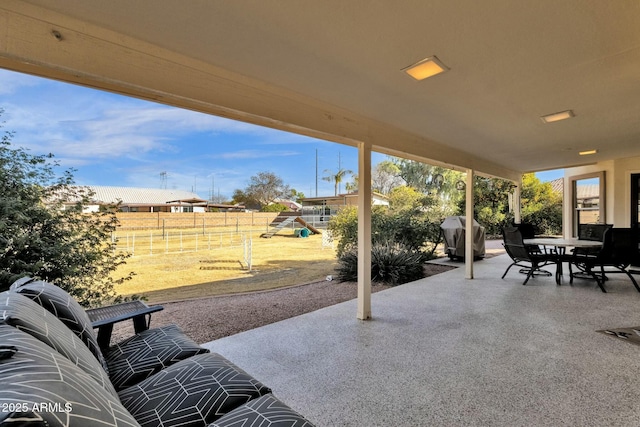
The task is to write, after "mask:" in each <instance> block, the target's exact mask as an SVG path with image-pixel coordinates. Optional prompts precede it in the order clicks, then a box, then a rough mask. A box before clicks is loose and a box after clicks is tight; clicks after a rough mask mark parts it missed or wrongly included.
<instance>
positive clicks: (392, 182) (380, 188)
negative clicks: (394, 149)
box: [371, 160, 405, 195]
mask: <svg viewBox="0 0 640 427" xmlns="http://www.w3.org/2000/svg"><path fill="white" fill-rule="evenodd" d="M402 185H405V181H404V179H402V176H400V168H399V167H398V165H396V164H395V163H393V162H392V161H391V160H384V161H382V162H380V163H378V164H377V165H375V167H374V168H373V171H372V172H371V186H372V189H373V191H376V192H378V193H380V194H385V195H386V194H389V193H390V192H391V190H393V189H394V188H396V187H400V186H402Z"/></svg>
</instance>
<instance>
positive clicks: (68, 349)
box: [0, 291, 117, 396]
mask: <svg viewBox="0 0 640 427" xmlns="http://www.w3.org/2000/svg"><path fill="white" fill-rule="evenodd" d="M0 323H3V324H6V325H10V326H13V327H14V328H17V329H20V330H22V331H24V332H26V333H28V334H29V335H31V336H33V337H34V338H37V339H38V340H40V341H42V342H43V343H44V344H46V345H48V346H49V347H51V348H52V349H53V350H55V351H57V352H58V353H60V354H61V355H62V356H64V357H66V358H67V359H68V360H69V361H70V362H71V363H73V364H74V365H76V366H77V367H78V368H80V369H82V370H83V371H84V372H86V373H87V374H88V375H89V376H91V377H93V379H94V380H95V381H96V382H97V383H98V384H99V385H100V386H102V387H103V388H104V389H105V390H106V391H107V392H109V393H111V394H112V395H113V396H116V395H117V393H116V391H115V389H114V388H113V385H111V381H109V376H108V375H107V373H106V372H105V370H104V369H102V366H101V365H100V363H99V362H98V361H97V360H96V358H95V357H94V355H93V353H91V352H90V351H89V349H88V348H87V347H86V346H85V345H84V343H83V342H82V341H80V339H79V338H78V337H77V336H76V335H75V334H74V333H73V332H72V331H71V330H69V328H67V327H66V326H65V325H64V324H63V323H62V322H61V321H60V320H58V318H57V317H56V316H54V315H53V314H51V313H50V312H48V311H47V310H45V309H44V308H43V307H41V306H40V305H38V304H37V303H35V302H34V301H33V300H31V299H29V298H27V297H25V296H22V295H20V294H17V293H15V292H11V291H7V292H2V293H0ZM2 344H5V343H2Z"/></svg>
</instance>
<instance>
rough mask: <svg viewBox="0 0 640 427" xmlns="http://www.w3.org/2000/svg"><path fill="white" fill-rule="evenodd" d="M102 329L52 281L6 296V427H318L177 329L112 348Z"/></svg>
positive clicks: (0, 359) (1, 412)
mask: <svg viewBox="0 0 640 427" xmlns="http://www.w3.org/2000/svg"><path fill="white" fill-rule="evenodd" d="M147 325H148V323H147ZM93 326H94V325H93V324H92V323H91V321H90V320H89V316H88V315H87V313H86V312H85V310H84V309H83V308H82V307H81V306H80V305H79V304H78V303H77V302H76V301H75V300H74V299H73V298H71V297H70V296H69V295H68V294H67V293H66V292H64V291H63V290H62V289H60V288H59V287H56V286H54V285H51V284H49V283H46V282H42V281H30V280H20V281H18V282H17V283H14V286H12V288H11V289H10V290H9V291H6V292H2V293H0V425H1V426H5V425H7V426H9V425H10V426H16V425H27V426H61V427H62V426H78V427H92V426H153V427H157V426H219V427H222V426H232V425H233V426H238V425H252V426H265V427H266V426H282V427H285V426H290V427H303V426H304V427H308V426H312V424H311V423H310V422H309V421H307V420H306V419H305V418H304V417H302V416H301V415H300V414H298V413H296V412H295V411H294V410H292V409H291V408H289V407H288V406H287V405H285V404H284V403H283V402H281V401H280V400H278V399H277V398H276V397H275V396H273V394H271V389H270V388H268V387H267V386H265V385H264V384H262V383H261V382H260V381H258V380H257V379H255V378H253V377H252V376H251V375H249V374H248V373H246V372H245V371H243V370H242V369H241V368H239V367H237V366H235V365H234V364H233V363H232V362H230V361H229V360H227V359H225V358H224V357H223V356H221V355H219V354H216V353H210V352H209V351H208V350H207V349H204V348H202V347H200V346H198V345H197V344H196V343H194V342H193V341H191V340H190V339H189V338H188V337H187V336H186V335H184V333H183V332H182V331H181V330H180V329H179V328H178V327H177V326H175V325H170V326H166V327H162V328H155V329H146V330H144V331H140V332H139V333H137V334H135V335H134V336H132V337H130V338H128V339H126V340H124V341H122V342H120V343H117V344H115V345H113V346H110V347H109V348H106V349H105V348H104V346H103V348H101V346H100V345H98V340H97V336H96V334H95V332H94V328H93Z"/></svg>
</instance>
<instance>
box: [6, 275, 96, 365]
mask: <svg viewBox="0 0 640 427" xmlns="http://www.w3.org/2000/svg"><path fill="white" fill-rule="evenodd" d="M21 282H22V279H19V280H17V281H16V282H14V283H13V284H12V285H11V287H10V288H9V289H10V290H12V291H14V292H18V293H20V294H22V295H24V296H27V297H29V298H31V299H32V300H34V301H35V302H37V303H38V304H40V305H41V306H42V307H44V308H45V309H47V310H48V311H50V312H51V313H53V314H54V316H56V317H57V318H58V319H60V320H61V321H62V323H64V324H65V325H67V327H68V328H69V329H71V330H72V331H73V332H74V333H75V334H76V335H77V336H78V338H80V339H81V340H82V342H84V343H85V345H86V346H87V347H88V348H89V350H90V351H91V352H92V353H93V355H94V356H95V357H96V359H98V361H99V362H100V363H101V364H102V367H103V368H104V370H105V371H106V370H107V369H108V367H107V364H106V362H105V361H104V357H103V356H102V352H101V351H100V347H99V346H98V341H97V339H96V333H95V331H94V330H93V326H92V325H91V321H90V320H89V316H88V315H87V313H86V312H85V311H84V308H82V306H81V305H80V304H78V302H77V301H76V300H75V299H74V298H73V297H72V296H71V295H69V294H68V293H67V292H66V291H65V290H63V289H62V288H60V287H58V286H55V285H52V284H51V283H47V282H44V281H41V280H38V281H32V282H28V283H21Z"/></svg>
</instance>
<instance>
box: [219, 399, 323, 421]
mask: <svg viewBox="0 0 640 427" xmlns="http://www.w3.org/2000/svg"><path fill="white" fill-rule="evenodd" d="M239 426H251V427H276V426H277V427H313V424H311V423H310V422H309V421H307V420H306V419H305V418H304V417H303V416H302V415H300V414H298V413H297V412H296V411H294V410H293V409H291V408H289V407H288V406H287V405H285V404H284V403H282V402H281V401H280V400H278V399H276V398H275V397H274V396H273V395H272V394H267V395H265V396H262V397H259V398H257V399H254V400H251V401H249V402H247V403H245V404H244V405H242V406H240V407H238V408H236V409H234V410H233V411H231V412H229V413H228V414H226V415H224V416H223V417H222V418H220V419H219V420H218V421H216V422H214V423H213V424H210V425H209V427H239Z"/></svg>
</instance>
